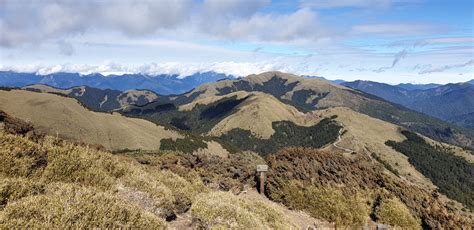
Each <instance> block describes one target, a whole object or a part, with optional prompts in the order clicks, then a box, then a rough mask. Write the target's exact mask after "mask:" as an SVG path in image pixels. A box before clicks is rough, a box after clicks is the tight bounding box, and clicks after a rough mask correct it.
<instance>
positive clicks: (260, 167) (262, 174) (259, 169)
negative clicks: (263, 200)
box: [257, 165, 268, 194]
mask: <svg viewBox="0 0 474 230" xmlns="http://www.w3.org/2000/svg"><path fill="white" fill-rule="evenodd" d="M267 171H268V165H257V174H259V177H260V179H259V184H260V186H259V187H260V189H259V190H258V192H259V193H260V194H263V192H264V191H265V173H266V172H267Z"/></svg>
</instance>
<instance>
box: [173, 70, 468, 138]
mask: <svg viewBox="0 0 474 230" xmlns="http://www.w3.org/2000/svg"><path fill="white" fill-rule="evenodd" d="M237 91H248V92H253V91H259V92H264V93H267V94H270V95H272V96H274V97H275V98H277V99H279V100H280V101H282V102H284V103H287V104H291V105H293V106H295V107H296V108H297V109H298V110H300V111H310V110H314V109H322V108H328V107H339V106H342V107H349V108H351V109H353V110H355V111H358V112H361V113H364V114H367V115H369V116H372V117H375V118H379V119H382V120H385V121H388V122H391V123H395V124H399V125H402V126H404V127H406V128H409V129H411V130H414V131H417V132H420V133H422V134H424V135H426V136H429V137H431V138H433V139H436V140H441V141H444V142H448V143H452V144H456V145H460V146H468V147H474V141H473V140H474V131H472V130H467V129H462V128H458V127H456V126H454V125H451V124H449V123H447V122H443V121H440V120H438V119H435V118H432V117H429V116H426V115H423V114H421V113H418V112H415V111H412V110H409V109H406V108H404V107H402V106H399V105H396V104H392V103H390V102H387V101H384V100H382V99H380V98H378V97H375V96H371V95H369V94H366V93H363V92H360V91H355V90H352V89H350V88H346V87H344V86H340V85H336V84H333V83H330V82H328V81H325V80H323V79H318V78H303V77H298V76H296V75H292V74H286V73H281V72H267V73H262V74H258V75H250V76H248V77H246V78H243V79H239V80H222V81H219V82H216V83H208V84H204V85H202V86H200V87H198V88H196V89H194V90H193V91H191V92H189V93H187V94H184V95H182V97H187V98H189V97H191V96H193V97H195V98H196V99H200V98H205V97H210V96H216V95H226V94H229V93H232V92H237ZM178 98H179V97H178ZM188 103H189V102H188Z"/></svg>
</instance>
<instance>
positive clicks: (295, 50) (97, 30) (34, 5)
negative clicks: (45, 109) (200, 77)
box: [0, 0, 474, 84]
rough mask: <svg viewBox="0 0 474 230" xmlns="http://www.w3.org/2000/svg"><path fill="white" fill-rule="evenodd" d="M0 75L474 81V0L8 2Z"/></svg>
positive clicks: (1, 29)
mask: <svg viewBox="0 0 474 230" xmlns="http://www.w3.org/2000/svg"><path fill="white" fill-rule="evenodd" d="M0 70H12V71H19V72H36V73H38V74H49V73H54V72H79V73H84V74H87V73H93V72H100V73H103V74H121V73H143V74H150V75H157V74H163V73H169V74H179V75H181V76H186V75H190V74H193V73H195V72H205V71H216V72H221V73H226V74H232V75H236V76H246V75H249V74H254V73H261V72H265V71H273V70H276V71H283V72H289V73H294V74H298V75H312V76H322V77H325V78H327V79H332V80H334V79H343V80H347V81H351V80H357V79H361V80H372V81H379V82H386V83H391V84H395V83H449V82H463V81H467V80H471V79H473V78H474V1H472V0H294V1H282V0H273V1H271V0H195V1H193V0H82V1H77V0H0Z"/></svg>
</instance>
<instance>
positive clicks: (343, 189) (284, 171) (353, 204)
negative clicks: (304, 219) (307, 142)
mask: <svg viewBox="0 0 474 230" xmlns="http://www.w3.org/2000/svg"><path fill="white" fill-rule="evenodd" d="M267 162H268V164H269V166H270V168H271V171H270V172H269V174H268V178H269V184H268V186H267V188H266V190H265V192H266V194H267V195H268V196H269V197H270V198H271V199H273V200H275V201H278V202H282V203H283V204H285V205H287V206H289V207H291V208H295V209H300V210H305V211H307V212H309V213H310V214H311V215H314V216H318V217H319V218H322V219H325V220H328V221H330V222H335V223H336V224H337V225H342V226H347V225H352V226H354V225H356V226H357V225H359V226H361V225H363V224H364V223H365V222H366V221H367V219H368V218H369V216H370V218H372V219H373V220H375V221H377V222H381V223H386V224H389V225H392V226H400V227H403V228H410V229H419V228H421V227H424V228H464V227H466V226H469V225H470V224H471V223H472V222H471V221H472V220H468V219H464V218H463V217H461V216H459V215H458V214H456V212H454V211H453V210H454V209H453V207H451V206H450V205H449V204H447V203H445V202H444V201H442V200H441V199H440V198H439V195H438V194H436V193H430V192H428V191H426V190H424V189H422V188H419V187H417V186H414V185H412V184H410V183H407V182H405V181H403V180H400V179H399V178H397V177H394V176H392V175H388V174H385V173H383V170H382V168H381V167H380V166H377V165H376V164H372V163H370V162H371V161H370V159H369V158H367V157H365V156H357V157H355V158H352V159H351V158H348V157H345V156H343V155H342V154H335V153H329V152H321V151H318V150H314V149H308V148H290V149H284V150H281V151H279V152H278V153H276V154H272V155H269V156H268V157H267ZM387 213H390V214H387ZM471 218H472V217H471Z"/></svg>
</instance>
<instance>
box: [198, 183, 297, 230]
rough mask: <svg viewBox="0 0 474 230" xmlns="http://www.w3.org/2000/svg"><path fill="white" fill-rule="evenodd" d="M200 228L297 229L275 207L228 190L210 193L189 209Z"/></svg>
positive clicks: (201, 197)
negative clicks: (244, 197) (240, 196)
mask: <svg viewBox="0 0 474 230" xmlns="http://www.w3.org/2000/svg"><path fill="white" fill-rule="evenodd" d="M191 213H192V216H193V219H194V221H195V222H196V223H197V225H198V226H199V227H203V228H206V229H208V228H211V229H297V227H296V226H295V225H293V224H291V223H290V222H289V221H288V220H287V219H286V218H285V217H284V214H283V213H282V212H281V211H279V210H278V209H277V208H276V207H274V206H271V205H268V204H265V203H263V202H261V201H254V202H252V201H249V200H244V199H242V198H239V197H237V196H235V195H233V194H232V193H230V192H211V193H208V194H205V195H202V196H200V197H199V198H197V199H196V200H195V202H194V203H193V206H192V208H191Z"/></svg>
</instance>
